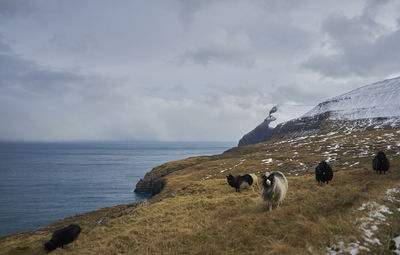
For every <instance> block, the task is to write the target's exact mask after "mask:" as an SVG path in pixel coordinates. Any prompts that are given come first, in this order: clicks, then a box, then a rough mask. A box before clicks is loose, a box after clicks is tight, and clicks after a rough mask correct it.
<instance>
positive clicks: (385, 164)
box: [372, 151, 390, 174]
mask: <svg viewBox="0 0 400 255" xmlns="http://www.w3.org/2000/svg"><path fill="white" fill-rule="evenodd" d="M389 167H390V165H389V159H388V158H387V157H386V155H385V153H384V152H383V151H380V152H378V154H377V155H376V156H375V157H374V159H373V160H372V168H373V169H374V170H375V171H376V173H378V171H379V174H382V171H383V174H385V173H386V171H387V170H389Z"/></svg>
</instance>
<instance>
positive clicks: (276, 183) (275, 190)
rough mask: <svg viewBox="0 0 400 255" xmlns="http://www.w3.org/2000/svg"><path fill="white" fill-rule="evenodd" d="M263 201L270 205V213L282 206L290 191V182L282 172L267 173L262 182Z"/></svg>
mask: <svg viewBox="0 0 400 255" xmlns="http://www.w3.org/2000/svg"><path fill="white" fill-rule="evenodd" d="M262 187H263V190H262V193H261V199H262V200H264V201H266V202H267V203H268V209H269V211H271V210H272V208H273V207H278V206H279V205H280V204H282V202H283V200H284V199H285V197H286V193H287V191H288V182H287V180H286V177H285V175H284V174H283V173H282V172H280V171H274V172H272V173H269V172H266V173H265V174H264V175H263V180H262Z"/></svg>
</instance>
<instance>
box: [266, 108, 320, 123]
mask: <svg viewBox="0 0 400 255" xmlns="http://www.w3.org/2000/svg"><path fill="white" fill-rule="evenodd" d="M312 107H313V106H311V105H290V104H278V105H276V106H274V107H272V109H271V110H270V111H269V115H268V117H267V118H266V119H265V121H269V125H268V126H269V127H271V128H274V127H276V126H277V125H278V124H281V123H283V122H286V121H289V120H291V119H295V118H298V117H299V116H301V115H302V114H304V113H307V112H308V111H309V110H310V109H312Z"/></svg>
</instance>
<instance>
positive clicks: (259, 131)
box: [238, 120, 274, 146]
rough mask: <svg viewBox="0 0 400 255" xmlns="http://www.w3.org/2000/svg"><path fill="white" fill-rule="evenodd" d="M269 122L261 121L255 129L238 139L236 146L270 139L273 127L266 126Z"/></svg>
mask: <svg viewBox="0 0 400 255" xmlns="http://www.w3.org/2000/svg"><path fill="white" fill-rule="evenodd" d="M268 124H269V122H268V121H267V120H265V121H264V122H263V123H261V124H260V125H258V126H257V127H256V128H255V129H253V130H252V131H250V132H249V133H247V134H245V135H244V136H243V137H242V139H240V141H239V144H238V146H245V145H249V144H256V143H260V142H265V141H268V140H270V139H271V137H272V135H273V132H274V129H273V128H270V127H269V126H268Z"/></svg>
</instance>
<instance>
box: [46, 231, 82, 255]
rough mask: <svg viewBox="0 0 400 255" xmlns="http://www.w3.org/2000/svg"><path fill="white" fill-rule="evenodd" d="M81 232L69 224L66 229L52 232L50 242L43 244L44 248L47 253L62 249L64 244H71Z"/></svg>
mask: <svg viewBox="0 0 400 255" xmlns="http://www.w3.org/2000/svg"><path fill="white" fill-rule="evenodd" d="M80 232H81V228H80V227H79V226H78V225H75V224H71V225H69V226H68V227H65V228H62V229H58V230H56V231H54V233H53V236H52V237H51V240H50V241H48V242H47V243H45V244H44V248H45V250H46V251H47V252H50V251H52V250H55V249H57V248H58V247H61V248H63V249H64V244H69V243H71V242H73V241H74V240H75V239H76V238H77V237H78V235H79V233H80Z"/></svg>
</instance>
